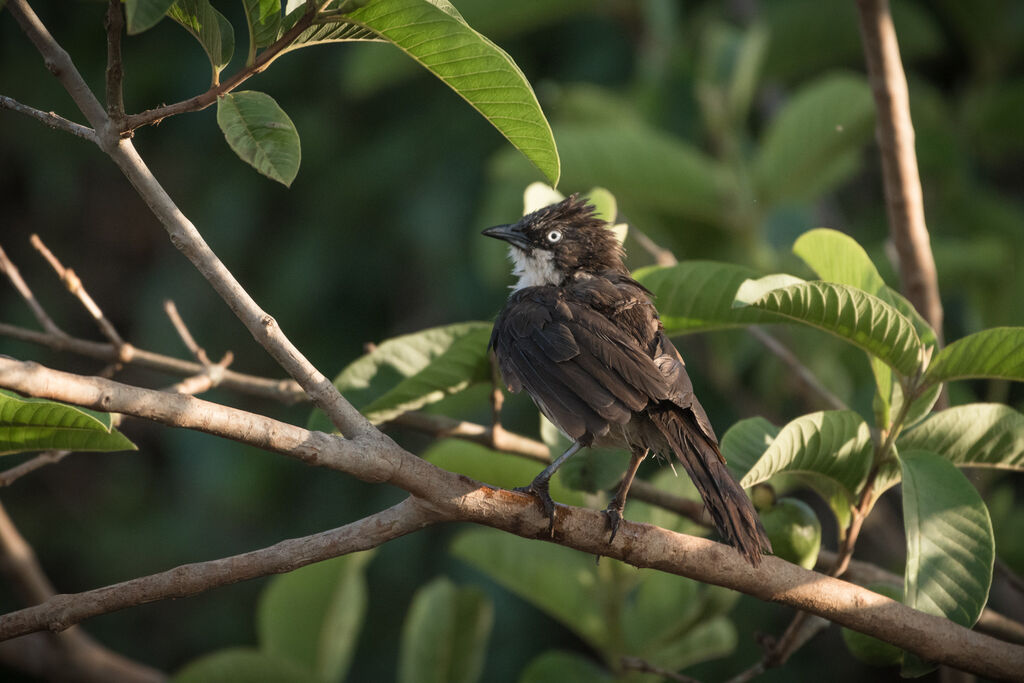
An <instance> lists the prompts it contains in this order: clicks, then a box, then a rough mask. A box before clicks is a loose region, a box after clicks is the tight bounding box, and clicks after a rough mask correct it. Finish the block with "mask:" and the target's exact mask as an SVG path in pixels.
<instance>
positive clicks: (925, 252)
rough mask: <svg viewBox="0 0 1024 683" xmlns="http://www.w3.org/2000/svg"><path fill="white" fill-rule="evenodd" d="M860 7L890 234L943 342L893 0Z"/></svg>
mask: <svg viewBox="0 0 1024 683" xmlns="http://www.w3.org/2000/svg"><path fill="white" fill-rule="evenodd" d="M857 10H858V15H859V19H860V35H861V40H862V42H863V44H864V58H865V61H866V62H867V67H868V80H869V82H870V83H871V92H872V93H873V94H874V97H875V108H876V110H877V112H878V118H877V120H876V123H875V130H876V134H877V136H878V146H879V151H880V152H881V155H882V176H883V178H884V181H885V204H886V210H887V212H888V215H889V234H890V235H891V236H892V240H893V243H894V244H895V246H896V251H897V253H898V254H899V270H900V281H901V282H902V283H903V289H904V292H905V293H906V295H907V298H908V299H909V300H910V302H911V303H912V304H914V307H915V308H917V310H919V311H920V312H921V314H922V315H923V316H924V318H925V320H927V321H928V323H929V324H930V325H931V326H932V327H933V328H934V329H935V334H936V335H937V336H938V339H939V344H940V345H941V344H942V301H941V300H940V299H939V283H938V278H937V276H936V272H935V259H934V257H933V256H932V249H931V244H930V241H929V238H928V227H927V224H926V223H925V219H924V200H923V198H922V193H921V176H920V174H919V173H918V169H917V154H916V153H915V151H914V125H913V123H912V122H911V120H910V95H909V93H908V91H907V77H906V74H904V72H903V63H902V61H901V60H900V48H899V44H898V43H897V41H896V29H895V28H894V27H893V23H892V15H891V14H890V13H889V0H857Z"/></svg>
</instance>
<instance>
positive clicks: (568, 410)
mask: <svg viewBox="0 0 1024 683" xmlns="http://www.w3.org/2000/svg"><path fill="white" fill-rule="evenodd" d="M491 345H492V346H493V347H494V350H495V353H496V354H497V357H498V363H499V366H500V368H501V373H502V376H503V377H504V379H505V383H506V384H507V385H508V387H509V389H510V390H512V391H518V390H520V389H526V391H527V393H529V394H530V396H531V397H532V398H533V400H534V402H535V403H536V404H537V407H538V408H540V410H541V412H543V413H544V414H545V415H546V416H547V417H548V419H549V420H551V421H552V422H553V423H555V425H556V426H558V427H559V429H561V430H562V431H563V432H565V433H566V434H568V435H569V436H570V437H571V438H573V439H575V440H578V441H580V442H582V443H583V444H584V445H589V444H590V443H592V442H593V439H594V438H595V437H597V436H603V435H604V434H606V433H607V432H608V430H609V429H610V426H611V425H612V424H625V423H626V422H628V421H629V420H630V417H631V416H632V413H633V411H640V410H643V409H644V408H645V407H646V406H647V405H648V404H649V403H650V402H652V401H655V402H656V401H661V400H664V399H666V398H669V396H670V395H671V394H672V388H671V387H670V386H669V383H668V382H667V381H666V378H665V376H664V375H663V374H662V371H661V370H659V368H658V366H657V365H656V364H655V362H654V360H653V359H652V358H651V357H650V355H648V352H647V351H646V350H645V349H643V348H642V347H641V346H640V344H639V343H638V342H637V340H636V339H635V338H634V337H633V336H631V335H629V334H627V333H625V332H623V331H622V330H621V329H619V327H617V326H616V325H615V324H614V323H613V322H611V321H610V320H609V319H608V318H607V317H605V315H603V314H602V313H601V312H600V311H598V310H597V309H595V308H594V307H592V306H589V305H587V304H586V303H583V302H582V301H580V300H577V299H574V298H573V297H571V296H569V297H567V296H564V295H563V293H562V292H560V291H559V290H558V289H557V288H555V287H530V288H527V289H523V290H521V291H519V292H517V293H515V294H514V295H512V297H511V298H510V299H509V302H508V304H507V305H506V307H505V309H504V310H503V311H502V313H501V315H500V316H498V320H497V321H496V322H495V325H494V332H493V334H492V336H491Z"/></svg>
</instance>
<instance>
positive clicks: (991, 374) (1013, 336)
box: [924, 327, 1024, 384]
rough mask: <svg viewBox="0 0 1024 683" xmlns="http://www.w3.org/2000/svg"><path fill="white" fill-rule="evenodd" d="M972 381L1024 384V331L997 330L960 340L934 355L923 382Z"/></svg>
mask: <svg viewBox="0 0 1024 683" xmlns="http://www.w3.org/2000/svg"><path fill="white" fill-rule="evenodd" d="M973 377H988V378H993V379H1011V380H1016V381H1018V382H1024V327H994V328H992V329H990V330H983V331H981V332H977V333H975V334H972V335H970V336H967V337H964V338H963V339H957V340H956V341H955V342H953V343H952V344H950V345H949V346H947V347H946V348H944V349H942V350H941V351H939V352H938V353H937V354H935V357H934V358H933V359H932V363H931V365H930V366H928V371H927V372H926V373H925V375H924V382H925V384H935V383H938V382H950V381H952V380H955V379H970V378H973Z"/></svg>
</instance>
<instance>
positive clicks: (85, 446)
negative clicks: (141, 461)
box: [0, 390, 137, 455]
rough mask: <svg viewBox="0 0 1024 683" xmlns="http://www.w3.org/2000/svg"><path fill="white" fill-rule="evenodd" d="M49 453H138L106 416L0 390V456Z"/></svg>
mask: <svg viewBox="0 0 1024 683" xmlns="http://www.w3.org/2000/svg"><path fill="white" fill-rule="evenodd" d="M50 449H57V450H64V451H134V450H137V449H136V447H135V444H133V443H132V442H131V441H129V440H128V439H127V438H126V437H125V436H124V434H122V433H121V432H119V431H117V430H116V429H111V422H110V416H109V415H103V414H101V413H94V412H93V411H91V410H90V411H86V410H83V409H81V408H76V407H74V406H69V405H66V404H64V403H57V402H56V401H47V400H45V399H39V398H23V397H21V396H19V395H17V394H15V393H14V392H11V391H6V390H0V455H9V454H11V453H23V452H25V451H41V450H50Z"/></svg>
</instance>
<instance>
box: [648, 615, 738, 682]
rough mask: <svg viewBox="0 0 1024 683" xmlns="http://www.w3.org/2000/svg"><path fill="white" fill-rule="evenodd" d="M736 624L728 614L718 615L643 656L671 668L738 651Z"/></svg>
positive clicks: (675, 668) (659, 665) (678, 667)
mask: <svg viewBox="0 0 1024 683" xmlns="http://www.w3.org/2000/svg"><path fill="white" fill-rule="evenodd" d="M738 641H739V638H738V637H737V635H736V627H735V626H734V625H733V623H732V620H730V619H729V618H727V617H715V618H712V619H708V620H706V621H701V622H700V623H698V624H696V625H694V627H693V628H692V629H690V630H689V631H687V633H686V634H685V635H683V636H682V637H680V638H676V639H675V640H673V641H671V642H668V643H665V644H664V645H663V646H662V647H660V648H658V649H657V650H653V651H652V652H651V653H650V654H648V655H646V656H642V659H644V660H646V661H649V662H651V663H652V664H654V665H655V666H658V667H660V668H663V669H667V670H669V671H678V670H679V669H685V668H686V667H688V666H693V665H694V664H699V663H700V662H706V661H708V660H711V659H718V658H720V657H725V656H726V655H729V654H732V653H733V652H734V651H735V650H736V644H737V642H738Z"/></svg>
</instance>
